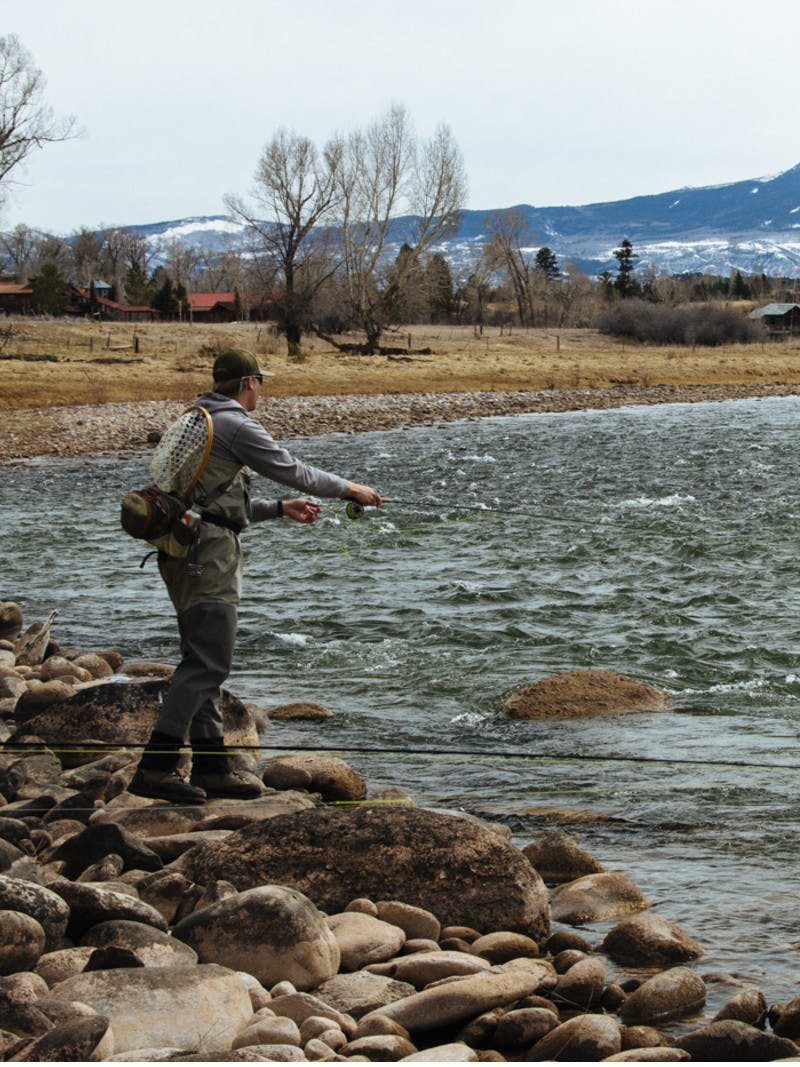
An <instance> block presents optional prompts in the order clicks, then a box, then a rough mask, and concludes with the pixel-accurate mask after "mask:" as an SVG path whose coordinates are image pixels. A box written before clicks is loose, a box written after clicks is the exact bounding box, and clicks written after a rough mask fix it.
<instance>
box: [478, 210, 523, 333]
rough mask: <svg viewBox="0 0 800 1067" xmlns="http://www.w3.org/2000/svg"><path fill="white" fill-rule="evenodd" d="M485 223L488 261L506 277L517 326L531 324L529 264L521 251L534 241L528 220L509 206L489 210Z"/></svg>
mask: <svg viewBox="0 0 800 1067" xmlns="http://www.w3.org/2000/svg"><path fill="white" fill-rule="evenodd" d="M485 224H486V229H487V232H488V233H489V234H490V237H489V241H488V243H487V245H486V253H485V254H486V258H487V261H488V264H489V265H490V266H491V267H492V268H493V269H495V270H497V271H501V272H502V273H503V274H505V276H506V277H507V278H508V281H509V284H510V285H511V288H512V290H513V293H514V300H515V302H516V305H517V314H518V315H519V323H520V326H522V327H525V326H533V325H534V306H533V296H532V293H531V271H532V265H531V263H530V261H529V259H528V258H527V257H526V255H525V253H524V251H523V249H525V248H528V247H530V245H531V243H532V241H533V234H532V233H531V228H530V225H529V223H528V220H527V218H526V217H525V214H524V212H523V211H521V210H520V209H519V208H510V209H509V210H507V211H492V212H491V213H490V214H489V215H487V216H486V220H485Z"/></svg>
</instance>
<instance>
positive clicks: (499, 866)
mask: <svg viewBox="0 0 800 1067" xmlns="http://www.w3.org/2000/svg"><path fill="white" fill-rule="evenodd" d="M179 862H180V863H181V865H182V869H183V872H184V873H185V874H186V875H187V876H188V877H189V878H191V879H192V880H193V881H195V882H197V883H199V884H201V885H206V884H208V882H210V881H213V880H214V879H217V878H221V879H226V880H227V881H230V882H232V883H233V884H234V885H236V886H238V887H239V888H246V887H248V886H256V885H263V884H265V883H269V882H280V883H281V884H282V885H288V886H292V887H294V888H295V889H298V890H299V891H300V892H301V893H304V894H305V895H306V896H307V897H309V898H310V899H311V900H313V901H314V903H315V904H316V905H317V907H319V908H322V909H323V910H324V911H326V912H328V913H335V912H340V911H343V910H344V909H345V908H346V907H347V905H348V904H349V903H350V901H352V900H354V899H355V898H357V897H368V898H369V899H371V900H381V899H387V898H394V899H397V900H402V901H405V902H406V903H408V904H412V905H414V906H416V907H420V908H424V909H426V910H428V911H430V912H432V913H433V914H434V915H435V916H437V917H438V918H439V919H440V921H441V922H442V923H443V924H444V925H452V926H471V927H473V928H476V929H478V930H510V931H514V932H517V933H523V934H527V935H528V936H529V937H532V938H533V939H534V940H541V939H543V938H545V937H547V935H548V933H549V929H550V920H549V914H548V903H547V891H546V889H545V886H544V883H543V882H542V880H541V878H540V877H539V875H538V874H537V873H536V872H535V871H534V870H533V868H532V867H531V866H530V864H529V863H528V861H527V860H526V859H525V857H524V856H523V855H522V853H521V852H520V851H519V850H518V849H517V848H515V846H514V845H513V844H512V843H511V841H510V840H509V835H508V833H507V832H506V831H504V830H501V829H498V828H495V827H492V826H489V825H488V824H486V823H482V822H480V821H479V820H477V819H469V818H461V817H458V816H454V815H449V814H444V813H442V812H435V811H428V810H426V809H421V808H405V807H397V808H387V807H371V806H365V807H360V808H356V809H346V810H342V809H337V808H330V809H322V810H315V811H301V812H297V813H296V814H294V815H284V816H278V817H276V818H274V819H270V820H268V821H266V822H261V823H258V824H256V825H253V826H248V827H245V828H244V829H242V830H239V831H237V832H236V833H233V834H231V835H230V837H228V838H227V839H226V840H225V841H222V842H220V843H218V844H215V845H214V846H213V847H211V846H208V847H203V846H201V847H199V848H196V849H192V850H191V851H190V852H188V853H186V854H185V855H184V856H183V857H182V859H181V860H180V861H179Z"/></svg>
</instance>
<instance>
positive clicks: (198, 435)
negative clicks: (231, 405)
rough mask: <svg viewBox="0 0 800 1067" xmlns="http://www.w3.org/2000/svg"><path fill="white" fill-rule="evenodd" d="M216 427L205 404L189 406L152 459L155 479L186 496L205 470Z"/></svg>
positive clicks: (161, 487)
mask: <svg viewBox="0 0 800 1067" xmlns="http://www.w3.org/2000/svg"><path fill="white" fill-rule="evenodd" d="M213 440H214V426H213V423H212V421H211V416H210V415H209V413H208V412H207V411H206V409H205V408H204V407H200V406H199V405H197V404H196V405H194V406H193V407H190V408H188V409H187V410H186V411H184V413H183V414H182V415H181V416H180V418H178V419H176V420H175V422H173V423H172V425H171V426H170V427H169V428H168V429H167V430H165V432H164V436H163V437H162V438H161V440H160V441H159V443H158V445H157V446H156V450H155V452H154V453H153V458H152V460H151V461H150V473H151V475H152V476H153V481H154V482H155V484H156V485H157V486H158V488H159V489H162V490H163V491H164V492H166V493H177V494H178V496H186V495H187V494H188V493H189V492H190V491H191V490H192V489H193V488H194V486H195V485H196V484H197V480H198V478H199V477H200V475H201V474H202V473H203V469H204V468H205V465H206V462H207V460H208V456H209V453H210V452H211V444H212V442H213Z"/></svg>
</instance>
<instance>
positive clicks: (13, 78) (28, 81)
mask: <svg viewBox="0 0 800 1067" xmlns="http://www.w3.org/2000/svg"><path fill="white" fill-rule="evenodd" d="M44 87H45V80H44V76H43V75H42V72H41V71H40V70H39V69H38V67H37V66H36V64H35V63H34V60H33V56H32V55H31V53H30V52H29V51H28V50H27V48H25V47H24V45H23V44H22V42H21V41H20V39H19V38H18V37H17V35H16V34H14V33H9V34H6V35H5V36H2V37H0V200H2V196H3V188H2V186H3V183H4V182H7V181H9V180H10V177H11V175H12V174H13V172H14V171H15V170H17V169H18V168H19V167H20V166H21V165H22V164H23V163H24V162H25V160H26V159H27V158H28V156H29V155H30V154H31V152H33V150H34V149H35V148H42V147H43V146H44V145H46V144H52V143H54V142H57V141H66V140H68V139H69V138H70V137H74V136H75V135H76V133H77V129H76V121H75V118H74V116H72V115H69V116H66V117H65V118H61V119H57V118H56V116H55V114H54V113H53V109H52V108H51V107H50V106H49V105H48V104H47V103H46V102H45V99H44Z"/></svg>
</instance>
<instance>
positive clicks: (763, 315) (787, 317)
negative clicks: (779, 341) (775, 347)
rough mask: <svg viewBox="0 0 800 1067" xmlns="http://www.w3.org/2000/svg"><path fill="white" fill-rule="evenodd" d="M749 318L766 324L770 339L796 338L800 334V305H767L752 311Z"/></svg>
mask: <svg viewBox="0 0 800 1067" xmlns="http://www.w3.org/2000/svg"><path fill="white" fill-rule="evenodd" d="M749 317H750V318H751V319H756V320H759V321H761V322H763V323H764V324H765V326H766V327H767V329H768V330H769V334H770V337H775V338H780V337H794V336H796V335H797V334H800V304H765V305H764V307H763V308H756V309H755V311H751V312H750V315H749Z"/></svg>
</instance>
